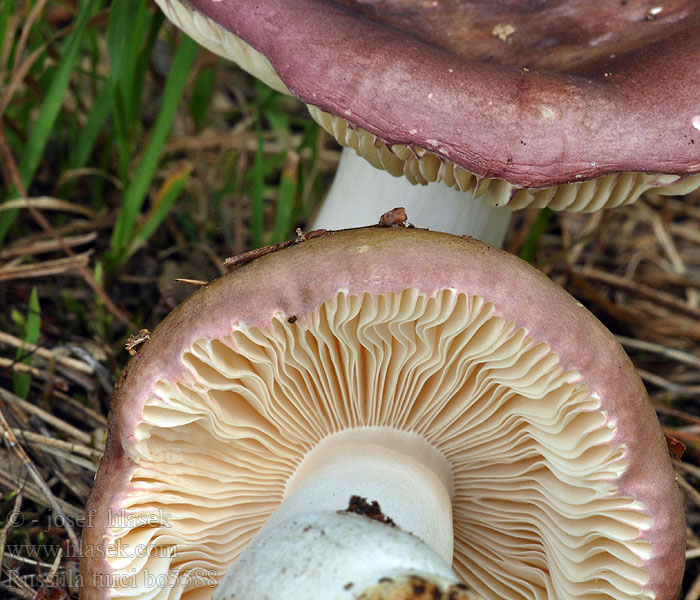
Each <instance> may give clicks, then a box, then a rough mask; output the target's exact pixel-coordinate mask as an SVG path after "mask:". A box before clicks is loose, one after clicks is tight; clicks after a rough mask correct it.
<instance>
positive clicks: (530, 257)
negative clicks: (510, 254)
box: [518, 208, 552, 263]
mask: <svg viewBox="0 0 700 600" xmlns="http://www.w3.org/2000/svg"><path fill="white" fill-rule="evenodd" d="M551 218H552V211H551V210H550V209H549V208H543V209H542V211H541V212H540V214H539V215H537V219H535V222H534V223H533V225H532V227H531V228H530V231H529V232H528V234H527V238H525V242H523V247H522V248H521V249H520V252H519V254H518V255H519V256H520V258H522V259H523V260H526V261H527V262H530V263H531V262H533V261H534V260H535V253H536V252H537V246H538V245H539V243H540V238H541V237H542V236H543V235H544V233H545V232H546V231H547V227H548V225H549V221H550V220H551Z"/></svg>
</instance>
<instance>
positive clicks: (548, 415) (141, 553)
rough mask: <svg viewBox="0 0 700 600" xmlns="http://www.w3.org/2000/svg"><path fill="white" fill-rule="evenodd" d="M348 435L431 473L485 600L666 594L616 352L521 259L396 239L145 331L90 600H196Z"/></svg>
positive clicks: (634, 415) (666, 507) (328, 255)
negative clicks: (413, 453)
mask: <svg viewBox="0 0 700 600" xmlns="http://www.w3.org/2000/svg"><path fill="white" fill-rule="evenodd" d="M353 427H360V428H387V430H389V429H390V430H392V431H404V432H411V435H416V436H419V437H420V438H421V439H422V440H424V442H423V443H425V444H429V445H430V446H431V447H432V449H433V451H434V452H437V453H439V454H440V455H441V456H442V457H444V461H443V462H444V463H445V464H446V465H448V470H449V473H448V475H447V477H448V478H449V479H450V481H451V488H452V489H451V495H452V506H453V519H454V535H455V539H454V562H453V565H452V566H453V568H454V569H455V571H456V572H457V573H458V574H459V575H460V576H461V577H463V578H464V580H465V582H466V583H468V584H469V585H470V586H471V587H472V588H473V589H474V590H475V591H476V592H477V593H478V594H480V595H482V596H484V597H485V598H503V597H507V598H512V599H514V598H523V599H524V598H530V599H532V598H536V599H540V600H543V599H544V598H575V597H579V596H581V597H586V598H588V597H591V596H595V597H597V598H619V599H632V598H647V599H649V600H651V599H652V598H654V599H655V600H672V599H673V598H675V596H676V594H677V592H678V590H679V586H680V580H681V577H682V573H683V565H684V536H685V526H684V519H683V511H682V508H681V504H680V498H679V492H678V489H677V487H676V483H675V480H674V475H673V471H672V468H671V464H670V459H669V457H668V453H667V450H666V445H665V442H664V439H663V436H662V434H661V432H660V428H659V426H658V422H657V420H656V417H655V414H654V411H653V409H652V407H651V405H650V402H649V400H648V397H647V395H646V393H645V390H644V387H643V385H642V383H641V381H640V379H639V377H638V376H637V374H636V372H635V370H634V368H633V366H632V364H631V363H630V361H629V359H628V358H627V357H626V355H625V354H624V352H623V351H622V349H621V348H620V346H619V344H618V343H617V342H616V341H615V339H614V338H613V336H612V335H611V334H610V333H609V332H608V331H607V330H606V329H605V328H604V327H603V326H602V325H601V324H600V322H598V321H597V320H596V319H595V317H593V316H592V315H591V314H590V313H589V312H588V311H587V310H586V309H585V308H584V307H582V306H581V304H580V303H578V302H576V300H575V299H573V298H572V297H571V296H569V295H568V294H567V293H566V292H564V291H563V290H561V289H560V288H559V287H557V286H556V285H555V284H553V283H552V282H551V281H550V280H549V279H548V278H547V277H546V276H544V275H543V274H541V273H540V272H538V271H537V270H536V269H534V268H532V267H531V266H529V265H528V264H526V263H524V262H523V261H521V260H520V259H518V258H516V257H514V256H512V255H509V254H506V253H504V252H501V251H498V250H494V249H492V248H489V247H488V246H486V245H484V244H482V243H480V242H476V241H474V240H471V239H462V238H458V237H455V236H449V235H445V234H439V233H433V232H427V231H422V230H414V229H408V228H393V229H380V228H370V229H364V230H356V231H345V232H337V233H332V234H328V235H325V236H323V237H319V238H314V239H310V240H308V241H305V242H302V243H299V244H296V245H294V246H291V247H289V248H287V249H285V250H282V251H279V252H276V253H273V254H270V255H268V256H265V257H263V258H260V259H257V260H255V261H254V262H252V263H250V264H248V265H245V266H243V267H240V268H238V269H237V270H235V271H234V272H232V273H230V274H228V275H226V276H224V277H222V278H221V279H219V280H217V281H215V282H213V283H211V284H209V285H207V286H205V287H204V288H202V289H201V290H200V291H198V292H197V293H196V294H194V295H193V296H192V297H191V298H190V299H189V300H187V301H186V302H185V303H183V304H182V305H181V306H180V307H178V308H177V309H176V310H175V311H173V312H172V313H171V314H170V315H169V316H168V317H167V318H166V319H165V320H164V321H163V323H162V324H161V325H160V326H158V328H157V329H156V330H155V331H154V332H153V333H152V335H151V338H150V340H148V341H147V342H145V343H144V344H143V345H142V346H141V347H140V350H139V353H138V355H137V356H136V357H135V358H133V359H132V360H131V362H130V363H129V364H128V366H127V367H126V369H125V370H124V373H123V376H122V379H121V382H120V384H119V387H118V390H117V392H116V395H115V398H114V401H113V404H112V410H111V414H110V419H109V438H108V442H107V449H106V453H105V458H104V460H103V462H102V464H101V466H100V469H99V472H98V474H97V479H96V482H95V486H94V490H93V493H92V496H91V498H90V501H89V504H88V516H89V520H88V526H87V527H86V528H85V530H84V538H83V554H84V558H83V560H82V563H81V574H82V577H83V587H82V591H81V598H83V600H97V599H103V598H108V597H120V598H121V597H138V598H141V599H144V598H158V599H165V598H183V599H184V598H187V599H191V598H197V599H202V598H209V597H210V595H211V593H212V590H213V588H214V586H215V585H216V584H217V582H218V581H219V580H220V579H221V577H223V575H224V574H225V572H226V571H227V569H228V568H229V567H230V566H231V564H232V562H233V561H235V559H236V557H237V556H238V555H239V554H240V552H241V551H242V550H243V548H244V547H245V546H246V544H247V543H248V542H249V541H250V540H251V539H252V538H253V536H254V535H255V533H256V532H257V531H258V530H259V529H260V527H261V526H262V525H263V524H264V523H265V521H266V520H267V519H268V517H269V516H270V514H271V513H272V511H273V510H274V509H275V507H276V506H277V505H278V504H279V503H280V501H281V500H282V499H283V498H284V497H285V494H286V493H287V492H288V489H287V488H286V486H287V482H288V481H289V480H290V477H292V476H293V475H294V474H295V471H296V470H297V468H298V467H299V465H301V464H302V463H303V462H304V459H305V458H307V457H308V456H309V455H310V454H313V450H314V448H316V447H317V446H319V444H321V443H322V442H324V440H327V439H328V437H329V436H331V434H333V433H334V432H338V433H337V435H340V434H341V433H342V434H344V433H345V432H346V431H348V430H349V429H350V428H353ZM324 443H325V442H324Z"/></svg>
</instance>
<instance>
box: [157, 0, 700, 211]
mask: <svg viewBox="0 0 700 600" xmlns="http://www.w3.org/2000/svg"><path fill="white" fill-rule="evenodd" d="M158 2H159V3H160V4H161V6H163V8H164V10H165V11H166V13H167V14H168V15H169V16H170V17H171V18H172V19H173V20H174V21H175V22H176V23H177V24H178V25H179V26H180V27H182V28H183V29H185V30H186V31H187V32H188V33H190V34H192V35H194V36H195V37H196V39H198V40H199V41H201V42H203V43H204V44H205V45H207V46H209V47H210V48H213V49H215V50H217V51H218V52H220V53H221V54H224V55H226V56H229V57H230V58H233V59H234V60H237V61H238V62H239V63H240V64H241V65H242V66H243V67H244V68H247V69H248V70H250V71H251V72H253V73H254V74H256V75H258V76H260V77H261V78H262V79H263V80H265V81H266V82H268V83H269V84H271V85H273V87H276V88H277V89H279V90H284V91H287V90H288V91H291V92H292V93H293V94H294V95H296V96H298V97H299V98H300V99H301V100H302V101H304V102H305V103H307V105H309V108H310V110H311V114H312V116H313V117H314V118H315V119H316V120H317V121H318V122H319V123H320V124H321V125H322V126H323V127H325V128H326V129H327V130H328V131H330V132H331V133H332V134H333V135H334V136H335V137H336V138H337V139H338V141H339V142H340V143H341V144H343V145H345V146H350V147H353V148H355V149H356V150H357V151H358V152H359V153H360V154H361V155H362V156H364V157H365V158H366V159H367V160H369V161H370V162H371V163H372V164H373V165H374V166H376V167H378V168H383V169H385V170H387V171H388V172H390V173H392V174H394V175H405V176H407V177H408V178H409V179H410V180H411V181H413V182H414V183H426V182H429V181H437V180H441V181H443V182H444V183H446V184H447V185H449V186H454V187H457V188H459V189H462V190H469V191H471V192H474V193H475V194H476V195H482V194H483V195H485V196H486V197H487V199H488V200H489V202H491V203H492V204H494V205H506V204H507V205H509V206H510V207H512V208H521V207H524V206H528V205H533V206H549V207H551V208H554V209H567V210H578V211H591V210H596V209H598V208H603V207H607V206H618V205H621V204H627V203H630V202H633V201H634V200H636V199H637V198H638V197H639V196H640V195H641V194H642V193H643V192H644V191H646V190H649V189H653V190H655V191H656V192H658V193H662V194H683V193H687V192H688V191H690V190H692V189H695V188H697V187H698V186H700V174H699V173H700V102H699V101H698V98H699V97H700V83H698V82H700V6H699V5H698V3H697V2H694V1H690V0H673V1H671V2H665V3H663V5H659V6H657V5H656V4H655V3H652V2H649V1H648V0H629V1H627V2H622V3H621V2H620V1H619V0H603V1H600V2H596V3H595V6H591V5H590V4H588V3H585V2H584V3H582V2H573V1H563V0H562V1H557V2H547V3H545V5H543V4H542V3H537V4H532V3H528V2H521V1H520V0H512V1H507V2H498V3H496V4H494V3H492V2H480V1H474V0H472V1H460V2H456V1H440V2H423V1H416V0H391V1H382V2H365V1H353V0H342V1H341V2H331V1H329V0H295V1H294V2H289V1H287V0H264V1H256V2H250V1H245V0H219V1H216V2H212V1H211V0H187V1H186V2H182V3H180V2H179V1H178V0H158Z"/></svg>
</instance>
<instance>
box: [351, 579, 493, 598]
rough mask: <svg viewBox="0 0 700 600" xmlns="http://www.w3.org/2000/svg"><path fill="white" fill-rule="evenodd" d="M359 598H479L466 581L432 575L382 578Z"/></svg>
mask: <svg viewBox="0 0 700 600" xmlns="http://www.w3.org/2000/svg"><path fill="white" fill-rule="evenodd" d="M357 600H479V596H477V595H476V594H474V593H473V592H472V591H470V588H469V586H467V585H465V584H464V583H457V584H450V583H449V582H440V581H438V580H437V579H433V578H431V577H430V576H421V575H408V576H406V577H400V578H396V579H393V580H392V579H389V580H386V579H382V580H380V582H379V584H377V585H375V586H372V587H371V588H368V589H366V590H364V591H363V592H362V593H361V594H360V595H359V596H357Z"/></svg>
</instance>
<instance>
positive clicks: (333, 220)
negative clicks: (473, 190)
mask: <svg viewBox="0 0 700 600" xmlns="http://www.w3.org/2000/svg"><path fill="white" fill-rule="evenodd" d="M397 206H403V207H404V208H405V209H406V213H407V214H408V220H409V222H410V223H412V224H413V225H415V226H416V227H423V228H426V229H432V230H434V231H442V232H444V233H451V234H454V235H470V236H472V237H474V238H477V239H479V240H481V241H482V242H486V243H487V244H489V245H491V246H496V247H500V246H501V245H502V244H503V239H504V238H505V235H506V231H507V229H508V223H509V222H510V217H511V211H510V209H508V208H504V207H501V208H496V207H494V206H491V205H490V204H489V203H488V202H487V201H486V200H485V199H484V198H474V196H473V195H472V194H470V193H469V192H461V191H459V190H455V189H452V188H448V187H447V186H446V185H445V184H444V183H441V182H435V183H429V184H428V185H412V184H411V183H410V182H408V181H407V180H406V179H405V178H404V177H394V176H393V175H390V174H389V173H387V172H386V171H382V170H379V169H376V168H374V167H373V166H372V165H370V164H369V163H368V162H367V161H366V160H365V159H364V158H362V157H360V156H358V155H357V153H356V152H355V151H354V150H353V149H351V148H343V152H342V155H341V159H340V163H339V165H338V170H337V172H336V175H335V179H334V180H333V185H332V186H331V188H330V190H329V191H328V194H327V195H326V198H325V200H324V202H323V205H322V206H321V208H320V210H319V212H318V214H317V215H316V217H315V219H314V220H313V222H312V224H311V227H310V228H311V229H348V228H351V227H362V226H366V225H374V224H376V223H377V220H378V218H379V215H381V214H383V213H385V212H387V211H389V210H391V209H392V208H396V207H397Z"/></svg>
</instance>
